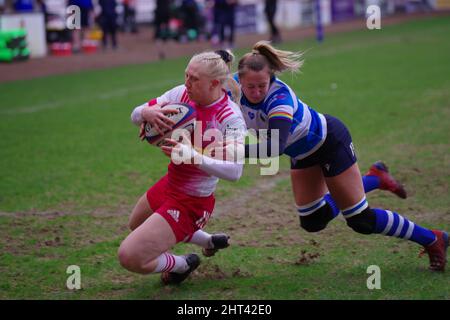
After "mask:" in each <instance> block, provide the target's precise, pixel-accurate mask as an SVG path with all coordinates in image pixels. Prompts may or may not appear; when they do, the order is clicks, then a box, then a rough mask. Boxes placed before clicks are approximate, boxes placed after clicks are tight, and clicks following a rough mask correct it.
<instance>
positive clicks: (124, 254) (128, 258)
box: [117, 245, 137, 271]
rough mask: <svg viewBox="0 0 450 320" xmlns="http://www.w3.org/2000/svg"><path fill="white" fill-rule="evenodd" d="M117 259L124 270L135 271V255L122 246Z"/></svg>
mask: <svg viewBox="0 0 450 320" xmlns="http://www.w3.org/2000/svg"><path fill="white" fill-rule="evenodd" d="M117 258H118V259H119V262H120V265H121V266H122V267H124V268H125V269H127V270H129V271H135V270H136V269H137V268H136V266H137V263H136V261H137V259H136V255H135V254H133V253H132V252H131V251H130V250H127V249H126V248H125V247H124V246H123V245H121V246H120V247H119V250H118V252H117Z"/></svg>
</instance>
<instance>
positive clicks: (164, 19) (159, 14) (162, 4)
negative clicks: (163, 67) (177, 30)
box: [153, 0, 172, 60]
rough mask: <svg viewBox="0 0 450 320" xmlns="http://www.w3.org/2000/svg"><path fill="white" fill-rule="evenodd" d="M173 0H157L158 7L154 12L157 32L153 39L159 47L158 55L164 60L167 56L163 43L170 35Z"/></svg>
mask: <svg viewBox="0 0 450 320" xmlns="http://www.w3.org/2000/svg"><path fill="white" fill-rule="evenodd" d="M171 5H172V1H170V0H156V8H155V12H154V20H153V21H154V24H155V33H154V36H153V39H154V40H155V43H156V46H157V47H158V55H159V58H160V59H161V60H162V59H164V58H165V57H166V54H165V50H164V46H163V43H165V42H166V41H167V39H168V37H169V19H170V9H171Z"/></svg>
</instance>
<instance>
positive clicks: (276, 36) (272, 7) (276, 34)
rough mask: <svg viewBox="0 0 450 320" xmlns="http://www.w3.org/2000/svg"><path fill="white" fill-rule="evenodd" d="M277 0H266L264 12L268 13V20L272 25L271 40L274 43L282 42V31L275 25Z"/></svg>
mask: <svg viewBox="0 0 450 320" xmlns="http://www.w3.org/2000/svg"><path fill="white" fill-rule="evenodd" d="M277 2H278V1H277V0H266V3H265V7H264V12H265V13H266V17H267V22H268V23H269V26H270V41H272V42H273V43H281V36H280V31H279V30H278V28H277V26H276V25H275V21H274V20H275V14H276V12H277Z"/></svg>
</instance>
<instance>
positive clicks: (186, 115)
mask: <svg viewBox="0 0 450 320" xmlns="http://www.w3.org/2000/svg"><path fill="white" fill-rule="evenodd" d="M161 109H163V110H164V109H168V110H172V109H174V110H177V111H178V113H170V114H166V115H165V116H166V117H168V118H170V119H171V120H172V121H173V122H175V125H174V126H173V127H172V130H168V131H166V132H164V134H163V135H160V134H159V133H158V132H157V131H156V130H155V128H153V126H152V125H150V124H149V123H146V124H145V139H146V140H147V141H148V143H150V144H152V145H155V146H158V147H160V146H162V145H164V139H166V138H170V137H171V136H172V133H173V131H174V130H176V129H185V130H187V131H189V132H193V131H194V129H195V120H196V111H195V109H194V108H193V107H192V106H190V105H188V104H185V103H170V104H166V105H165V106H163V107H161Z"/></svg>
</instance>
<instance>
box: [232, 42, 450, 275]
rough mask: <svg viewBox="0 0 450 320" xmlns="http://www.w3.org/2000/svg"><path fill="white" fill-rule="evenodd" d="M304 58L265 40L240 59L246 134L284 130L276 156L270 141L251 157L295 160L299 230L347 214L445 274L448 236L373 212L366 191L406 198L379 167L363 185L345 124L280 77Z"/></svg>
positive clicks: (249, 149) (249, 152)
mask: <svg viewBox="0 0 450 320" xmlns="http://www.w3.org/2000/svg"><path fill="white" fill-rule="evenodd" d="M300 59H301V54H300V53H293V52H289V51H282V50H277V49H275V48H274V47H272V46H271V45H270V44H269V43H267V42H265V41H260V42H258V43H256V44H255V45H254V47H253V50H252V52H250V53H247V54H246V55H244V56H243V57H242V59H241V60H240V61H239V65H238V73H237V75H236V77H235V79H236V80H237V81H238V82H239V83H240V86H241V93H242V96H241V99H240V104H241V107H242V111H243V115H244V118H245V121H246V124H247V128H248V129H256V130H258V129H268V137H270V136H272V130H278V140H277V141H275V142H277V143H275V144H276V148H274V149H275V152H273V149H272V146H271V139H266V140H263V141H262V142H260V143H259V144H257V145H247V146H246V157H251V156H257V157H267V156H278V155H281V154H286V155H288V156H289V157H290V158H291V180H292V188H293V192H294V197H295V202H296V205H297V210H298V214H299V218H300V225H301V227H302V228H303V229H305V230H306V231H308V232H317V231H320V230H323V229H324V228H325V227H326V226H327V224H328V223H329V222H330V221H331V220H332V219H333V218H335V217H336V216H337V215H338V214H339V213H342V215H343V216H344V218H345V219H346V222H347V225H348V226H349V227H350V228H352V229H353V230H354V231H356V232H358V233H361V234H384V235H386V236H392V237H398V238H403V239H406V240H411V241H414V242H416V243H418V244H420V245H422V246H423V249H424V252H426V253H428V255H429V259H430V270H432V271H444V270H445V264H446V252H447V248H448V234H447V233H446V232H444V231H440V230H429V229H427V228H423V227H421V226H419V225H417V224H415V223H413V222H412V221H410V220H408V219H406V218H405V217H403V216H401V215H400V214H398V213H396V212H393V211H389V210H383V209H375V208H371V207H370V206H369V205H368V203H367V200H366V196H365V192H368V191H370V190H372V189H375V188H381V189H388V190H390V191H392V192H394V193H396V194H397V195H399V196H400V197H405V196H406V194H405V193H404V190H403V189H402V188H401V186H400V185H399V184H398V183H396V182H395V180H394V179H393V178H392V177H391V176H390V175H389V174H388V172H387V170H386V167H385V166H384V165H383V164H382V163H380V162H378V163H375V164H374V165H373V166H372V167H371V168H370V170H369V172H368V173H367V175H366V176H365V177H364V178H363V179H362V178H361V173H360V170H359V168H358V164H357V162H356V154H355V149H354V146H353V143H352V139H351V136H350V133H349V131H348V130H347V128H346V126H345V125H344V124H343V123H342V122H341V121H340V120H338V119H337V118H335V117H332V116H330V115H326V114H321V113H319V112H317V111H315V110H314V109H312V108H310V107H309V106H308V105H306V104H305V103H304V102H302V101H301V100H300V99H299V98H298V97H297V96H296V94H295V93H294V92H293V91H292V89H291V88H290V87H289V86H288V85H287V84H285V83H284V82H282V81H281V80H279V79H278V78H277V77H276V75H277V74H281V73H283V72H285V71H293V72H295V71H298V70H299V68H300V67H301V64H302V61H300ZM275 132H276V131H273V136H276V134H275ZM260 150H264V151H268V152H260ZM263 153H267V154H263Z"/></svg>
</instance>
